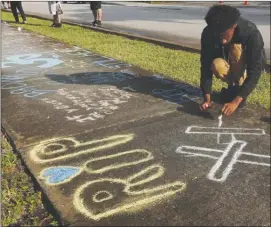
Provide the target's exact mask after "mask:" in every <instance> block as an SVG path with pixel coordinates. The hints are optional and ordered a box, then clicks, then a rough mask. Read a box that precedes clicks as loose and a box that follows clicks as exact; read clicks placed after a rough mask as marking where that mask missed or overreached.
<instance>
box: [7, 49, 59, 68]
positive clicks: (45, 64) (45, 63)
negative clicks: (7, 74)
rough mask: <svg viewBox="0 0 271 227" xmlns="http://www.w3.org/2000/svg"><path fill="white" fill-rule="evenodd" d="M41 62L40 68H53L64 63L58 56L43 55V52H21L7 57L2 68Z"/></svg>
mask: <svg viewBox="0 0 271 227" xmlns="http://www.w3.org/2000/svg"><path fill="white" fill-rule="evenodd" d="M36 62H38V63H40V64H39V65H38V66H37V67H39V68H51V67H54V66H56V65H59V64H61V63H62V61H61V60H59V59H57V58H46V57H42V54H36V53H31V54H19V55H12V56H9V57H6V58H5V60H4V61H2V68H8V67H12V66H14V65H31V64H34V63H36Z"/></svg>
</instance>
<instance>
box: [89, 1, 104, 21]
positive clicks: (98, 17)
mask: <svg viewBox="0 0 271 227" xmlns="http://www.w3.org/2000/svg"><path fill="white" fill-rule="evenodd" d="M90 9H91V10H92V13H93V17H94V21H93V22H92V25H93V26H101V25H102V2H99V1H95V2H94V1H92V2H90Z"/></svg>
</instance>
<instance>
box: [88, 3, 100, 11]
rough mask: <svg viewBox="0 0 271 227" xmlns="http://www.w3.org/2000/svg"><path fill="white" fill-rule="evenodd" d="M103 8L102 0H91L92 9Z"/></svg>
mask: <svg viewBox="0 0 271 227" xmlns="http://www.w3.org/2000/svg"><path fill="white" fill-rule="evenodd" d="M101 8H102V2H90V9H91V10H97V9H101Z"/></svg>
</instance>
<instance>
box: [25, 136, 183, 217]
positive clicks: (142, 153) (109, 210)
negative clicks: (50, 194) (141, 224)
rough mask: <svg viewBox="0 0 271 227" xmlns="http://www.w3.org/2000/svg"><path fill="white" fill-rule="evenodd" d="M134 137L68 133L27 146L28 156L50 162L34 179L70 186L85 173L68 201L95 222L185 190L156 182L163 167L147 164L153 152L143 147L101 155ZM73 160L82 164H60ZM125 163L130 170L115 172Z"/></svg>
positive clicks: (177, 182) (125, 166)
mask: <svg viewBox="0 0 271 227" xmlns="http://www.w3.org/2000/svg"><path fill="white" fill-rule="evenodd" d="M134 136H135V135H134V134H127V135H115V136H110V137H107V138H103V139H98V140H90V141H87V142H80V141H78V140H76V139H75V138H73V137H67V138H54V139H50V140H46V141H42V142H40V143H39V144H38V145H36V146H35V147H34V148H33V149H31V150H30V152H29V157H30V159H31V160H32V161H33V162H35V163H36V164H42V165H43V166H44V165H45V164H47V165H49V166H45V167H44V168H43V169H42V171H41V172H40V175H39V179H40V180H42V181H44V182H45V183H46V184H47V185H49V186H58V185H62V187H70V186H71V185H69V183H70V182H71V181H73V179H75V178H78V177H80V175H81V174H84V176H83V178H82V179H86V180H85V182H84V181H83V183H80V185H79V186H77V185H76V186H75V190H73V191H74V194H72V195H71V196H72V198H73V205H74V208H75V209H76V210H77V211H78V212H79V213H81V214H82V215H84V216H86V217H87V218H90V219H93V220H96V221H98V220H100V219H102V218H106V217H110V216H113V215H116V214H118V213H122V212H127V211H140V210H142V209H143V208H144V207H147V206H150V205H151V204H154V203H156V202H160V201H163V200H165V199H166V198H170V197H172V196H174V195H176V194H177V193H181V192H182V191H183V190H184V189H185V188H186V184H185V183H183V182H182V181H174V182H169V183H163V184H159V182H157V180H160V181H161V180H162V181H163V182H164V181H165V179H163V175H164V173H165V169H164V167H163V166H162V165H160V164H157V163H150V162H151V161H153V160H154V156H153V155H152V152H150V151H148V150H145V149H133V150H128V151H119V149H112V152H113V153H111V154H109V155H108V154H106V153H105V154H104V152H106V150H108V149H110V148H114V147H116V146H120V145H122V144H125V143H127V142H129V141H131V140H133V138H134ZM86 155H87V156H86ZM79 156H82V160H80V159H79ZM75 158H76V160H77V163H78V161H79V160H80V161H79V162H82V164H80V165H73V166H70V165H61V163H60V162H66V161H69V160H72V159H75ZM142 164H144V166H143V165H142ZM141 165H142V166H141ZM127 167H133V168H132V170H133V173H132V174H128V176H125V175H124V176H123V177H120V176H119V175H116V174H117V173H120V172H123V170H125V168H127ZM86 174H87V175H88V176H89V177H90V179H91V180H89V179H88V177H86ZM108 174H110V177H108ZM114 176H115V177H114ZM80 182H81V181H80ZM73 187H74V186H73Z"/></svg>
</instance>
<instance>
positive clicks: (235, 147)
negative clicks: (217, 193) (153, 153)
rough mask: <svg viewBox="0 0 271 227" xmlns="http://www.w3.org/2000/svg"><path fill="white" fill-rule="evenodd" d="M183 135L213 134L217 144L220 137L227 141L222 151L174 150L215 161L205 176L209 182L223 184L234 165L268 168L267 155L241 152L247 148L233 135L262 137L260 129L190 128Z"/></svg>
mask: <svg viewBox="0 0 271 227" xmlns="http://www.w3.org/2000/svg"><path fill="white" fill-rule="evenodd" d="M185 133H187V134H201V135H204V134H208V135H210V134H211V135H212V134H213V135H216V136H217V139H218V140H217V143H218V144H221V143H220V139H221V138H220V137H221V136H226V138H227V139H228V141H227V142H225V143H223V144H227V146H226V148H225V149H222V150H220V149H212V148H206V147H197V146H181V147H179V148H177V150H176V153H179V154H185V155H186V156H190V157H206V158H210V159H215V160H217V161H216V163H215V164H214V166H213V167H212V168H211V170H210V171H209V173H208V175H207V178H208V179H210V180H213V181H219V182H224V181H225V180H226V179H227V177H228V175H229V174H230V173H231V171H232V169H233V166H234V165H235V164H236V163H245V164H253V165H260V166H267V167H270V156H269V155H260V154H254V153H250V152H243V149H244V148H245V147H246V146H247V142H246V141H242V140H237V139H236V138H235V135H258V136H259V135H264V134H265V132H264V130H262V129H250V128H221V127H199V126H190V127H188V128H187V130H186V132H185ZM199 152H200V153H199Z"/></svg>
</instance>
